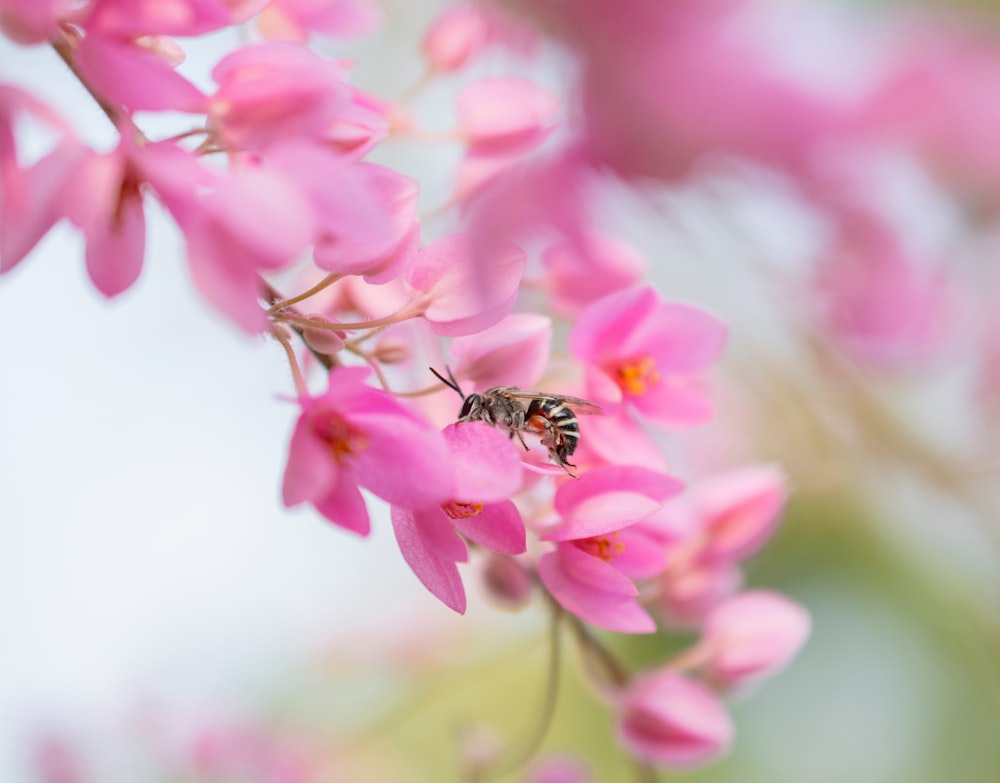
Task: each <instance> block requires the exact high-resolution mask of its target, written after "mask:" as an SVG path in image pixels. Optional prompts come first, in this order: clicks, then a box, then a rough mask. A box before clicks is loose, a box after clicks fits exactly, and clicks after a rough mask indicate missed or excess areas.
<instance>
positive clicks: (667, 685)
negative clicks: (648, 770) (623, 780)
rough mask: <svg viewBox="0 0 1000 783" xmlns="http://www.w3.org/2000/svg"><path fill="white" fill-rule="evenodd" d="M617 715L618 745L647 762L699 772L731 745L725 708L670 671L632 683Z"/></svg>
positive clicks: (644, 676)
mask: <svg viewBox="0 0 1000 783" xmlns="http://www.w3.org/2000/svg"><path fill="white" fill-rule="evenodd" d="M618 710H619V718H618V736H619V739H620V740H621V742H622V744H623V745H624V746H625V747H626V749H627V750H628V751H629V752H630V753H632V754H633V755H635V756H636V757H637V758H639V759H641V760H642V761H645V762H650V763H654V764H663V765H665V766H669V767H679V768H689V767H696V766H701V765H704V764H708V763H710V762H712V761H715V760H716V759H718V758H719V757H721V756H723V755H724V754H725V753H726V752H727V751H728V750H729V746H730V745H731V744H732V741H733V733H734V730H733V724H732V720H731V719H730V717H729V714H728V713H727V712H726V709H725V707H723V706H722V704H721V702H720V701H719V700H718V699H717V698H716V697H715V696H714V695H713V694H712V693H711V692H710V691H708V690H707V689H705V688H704V687H703V686H701V685H699V684H697V683H695V682H693V681H691V680H689V679H687V678H685V677H682V676H681V675H679V674H677V673H675V672H673V671H670V670H669V669H664V670H660V671H654V672H650V673H647V674H644V675H642V676H639V677H636V678H634V679H633V680H632V681H631V682H630V683H629V685H628V687H627V688H626V689H625V691H624V692H623V693H622V694H621V696H620V697H619V700H618Z"/></svg>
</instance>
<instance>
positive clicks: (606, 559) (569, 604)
mask: <svg viewBox="0 0 1000 783" xmlns="http://www.w3.org/2000/svg"><path fill="white" fill-rule="evenodd" d="M680 486H681V485H680V482H678V481H677V480H676V479H673V478H671V477H669V476H665V475H663V474H661V473H656V472H654V471H651V470H646V469H644V468H638V467H625V466H617V465H607V466H602V467H598V468H594V469H592V470H589V471H587V472H586V473H583V474H582V475H581V476H580V480H579V481H574V482H567V483H565V484H563V485H562V486H561V487H560V488H559V489H558V491H557V492H556V497H555V510H556V512H557V513H558V514H559V517H560V518H559V522H558V523H557V524H556V525H555V526H554V527H552V528H551V529H549V530H547V531H546V532H545V534H544V535H542V537H541V538H542V540H546V541H556V542H558V544H557V546H556V548H555V549H554V550H553V551H551V552H547V553H545V554H544V555H542V557H541V558H540V559H539V561H538V575H539V577H540V578H541V580H542V583H543V584H544V585H545V587H546V589H547V590H548V591H549V592H550V593H551V594H552V596H553V598H555V599H556V600H557V601H558V602H559V603H560V604H561V605H562V606H563V607H564V608H565V609H567V610H568V611H570V612H572V613H573V614H575V615H577V616H578V617H580V618H581V619H583V620H585V621H587V622H588V623H591V624H593V625H596V626H598V627H600V628H606V629H608V630H610V631H621V632H623V633H652V632H653V631H655V630H656V625H655V623H654V622H653V619H652V618H651V617H650V616H649V614H647V613H646V611H645V610H644V609H642V608H641V607H640V606H639V604H638V602H637V600H636V598H637V596H638V590H637V589H636V587H635V585H634V584H633V583H632V581H631V580H630V579H629V578H628V576H626V575H625V573H623V571H622V569H621V568H619V567H618V565H617V563H616V558H618V557H619V556H622V555H624V554H625V553H628V554H627V556H626V559H625V560H624V561H623V562H624V563H626V564H627V567H628V568H629V569H632V568H634V569H637V570H639V571H640V572H642V571H644V570H645V569H644V567H643V564H644V563H645V562H646V561H647V558H648V557H653V558H656V557H658V556H660V554H661V553H662V548H661V547H660V546H659V542H658V541H657V540H656V539H653V538H648V537H646V536H644V535H632V534H631V531H629V530H628V528H629V526H631V525H635V524H636V523H637V522H640V521H641V520H643V519H645V518H647V517H648V516H650V515H651V514H653V513H654V512H655V511H657V510H658V509H659V508H660V507H661V505H662V503H663V501H664V500H665V499H666V498H668V497H669V496H671V495H672V494H674V493H676V492H678V491H679V490H680ZM633 549H634V550H635V551H633ZM644 549H645V550H648V551H643V550H644ZM661 562H662V560H661Z"/></svg>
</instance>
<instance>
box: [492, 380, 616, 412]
mask: <svg viewBox="0 0 1000 783" xmlns="http://www.w3.org/2000/svg"><path fill="white" fill-rule="evenodd" d="M490 391H493V392H495V393H496V394H500V395H502V396H504V397H507V398H508V399H513V400H551V401H552V402H562V403H565V404H566V405H568V406H569V408H570V409H571V410H572V411H573V412H574V413H582V414H585V415H589V416H592V415H595V414H598V413H600V412H601V407H600V406H599V405H594V403H592V402H589V401H588V400H581V399H580V398H579V397H568V396H566V395H565V394H548V393H546V392H534V391H524V390H523V389H518V388H515V387H513V386H499V387H497V388H496V389H491V390H490Z"/></svg>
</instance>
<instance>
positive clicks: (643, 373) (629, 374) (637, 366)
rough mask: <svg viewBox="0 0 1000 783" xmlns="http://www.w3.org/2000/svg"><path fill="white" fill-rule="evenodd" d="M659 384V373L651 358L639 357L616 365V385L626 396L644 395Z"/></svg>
mask: <svg viewBox="0 0 1000 783" xmlns="http://www.w3.org/2000/svg"><path fill="white" fill-rule="evenodd" d="M659 382H660V373H659V372H657V370H656V361H655V360H654V359H653V357H651V356H640V357H639V358H638V359H632V360H630V361H627V362H625V363H624V364H620V365H618V385H619V386H620V387H621V389H622V391H624V392H625V393H626V394H645V393H646V392H647V391H648V390H649V389H651V388H652V387H654V386H656V385H657V384H659Z"/></svg>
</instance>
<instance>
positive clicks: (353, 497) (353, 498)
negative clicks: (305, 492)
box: [315, 472, 371, 536]
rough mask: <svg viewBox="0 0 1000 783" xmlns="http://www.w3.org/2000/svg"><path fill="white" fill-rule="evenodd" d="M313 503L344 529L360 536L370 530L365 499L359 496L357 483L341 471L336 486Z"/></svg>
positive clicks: (325, 515) (320, 511) (318, 509)
mask: <svg viewBox="0 0 1000 783" xmlns="http://www.w3.org/2000/svg"><path fill="white" fill-rule="evenodd" d="M315 505H316V510H317V511H319V513H320V514H322V515H323V516H324V517H326V518H327V519H329V520H330V521H331V522H333V523H334V524H335V525H338V526H339V527H342V528H344V529H345V530H351V531H353V532H355V533H357V534H358V535H360V536H367V535H368V534H369V533H370V532H371V519H370V517H369V516H368V506H367V505H366V504H365V499H364V498H363V497H362V496H361V491H360V490H359V489H358V485H357V484H355V483H354V481H353V480H352V478H351V477H350V476H349V475H347V474H345V473H343V472H342V473H341V474H340V476H339V477H338V481H337V484H336V486H334V487H333V489H331V490H330V491H329V492H328V493H327V495H326V497H324V498H322V499H321V500H319V501H318V502H316V503H315Z"/></svg>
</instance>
